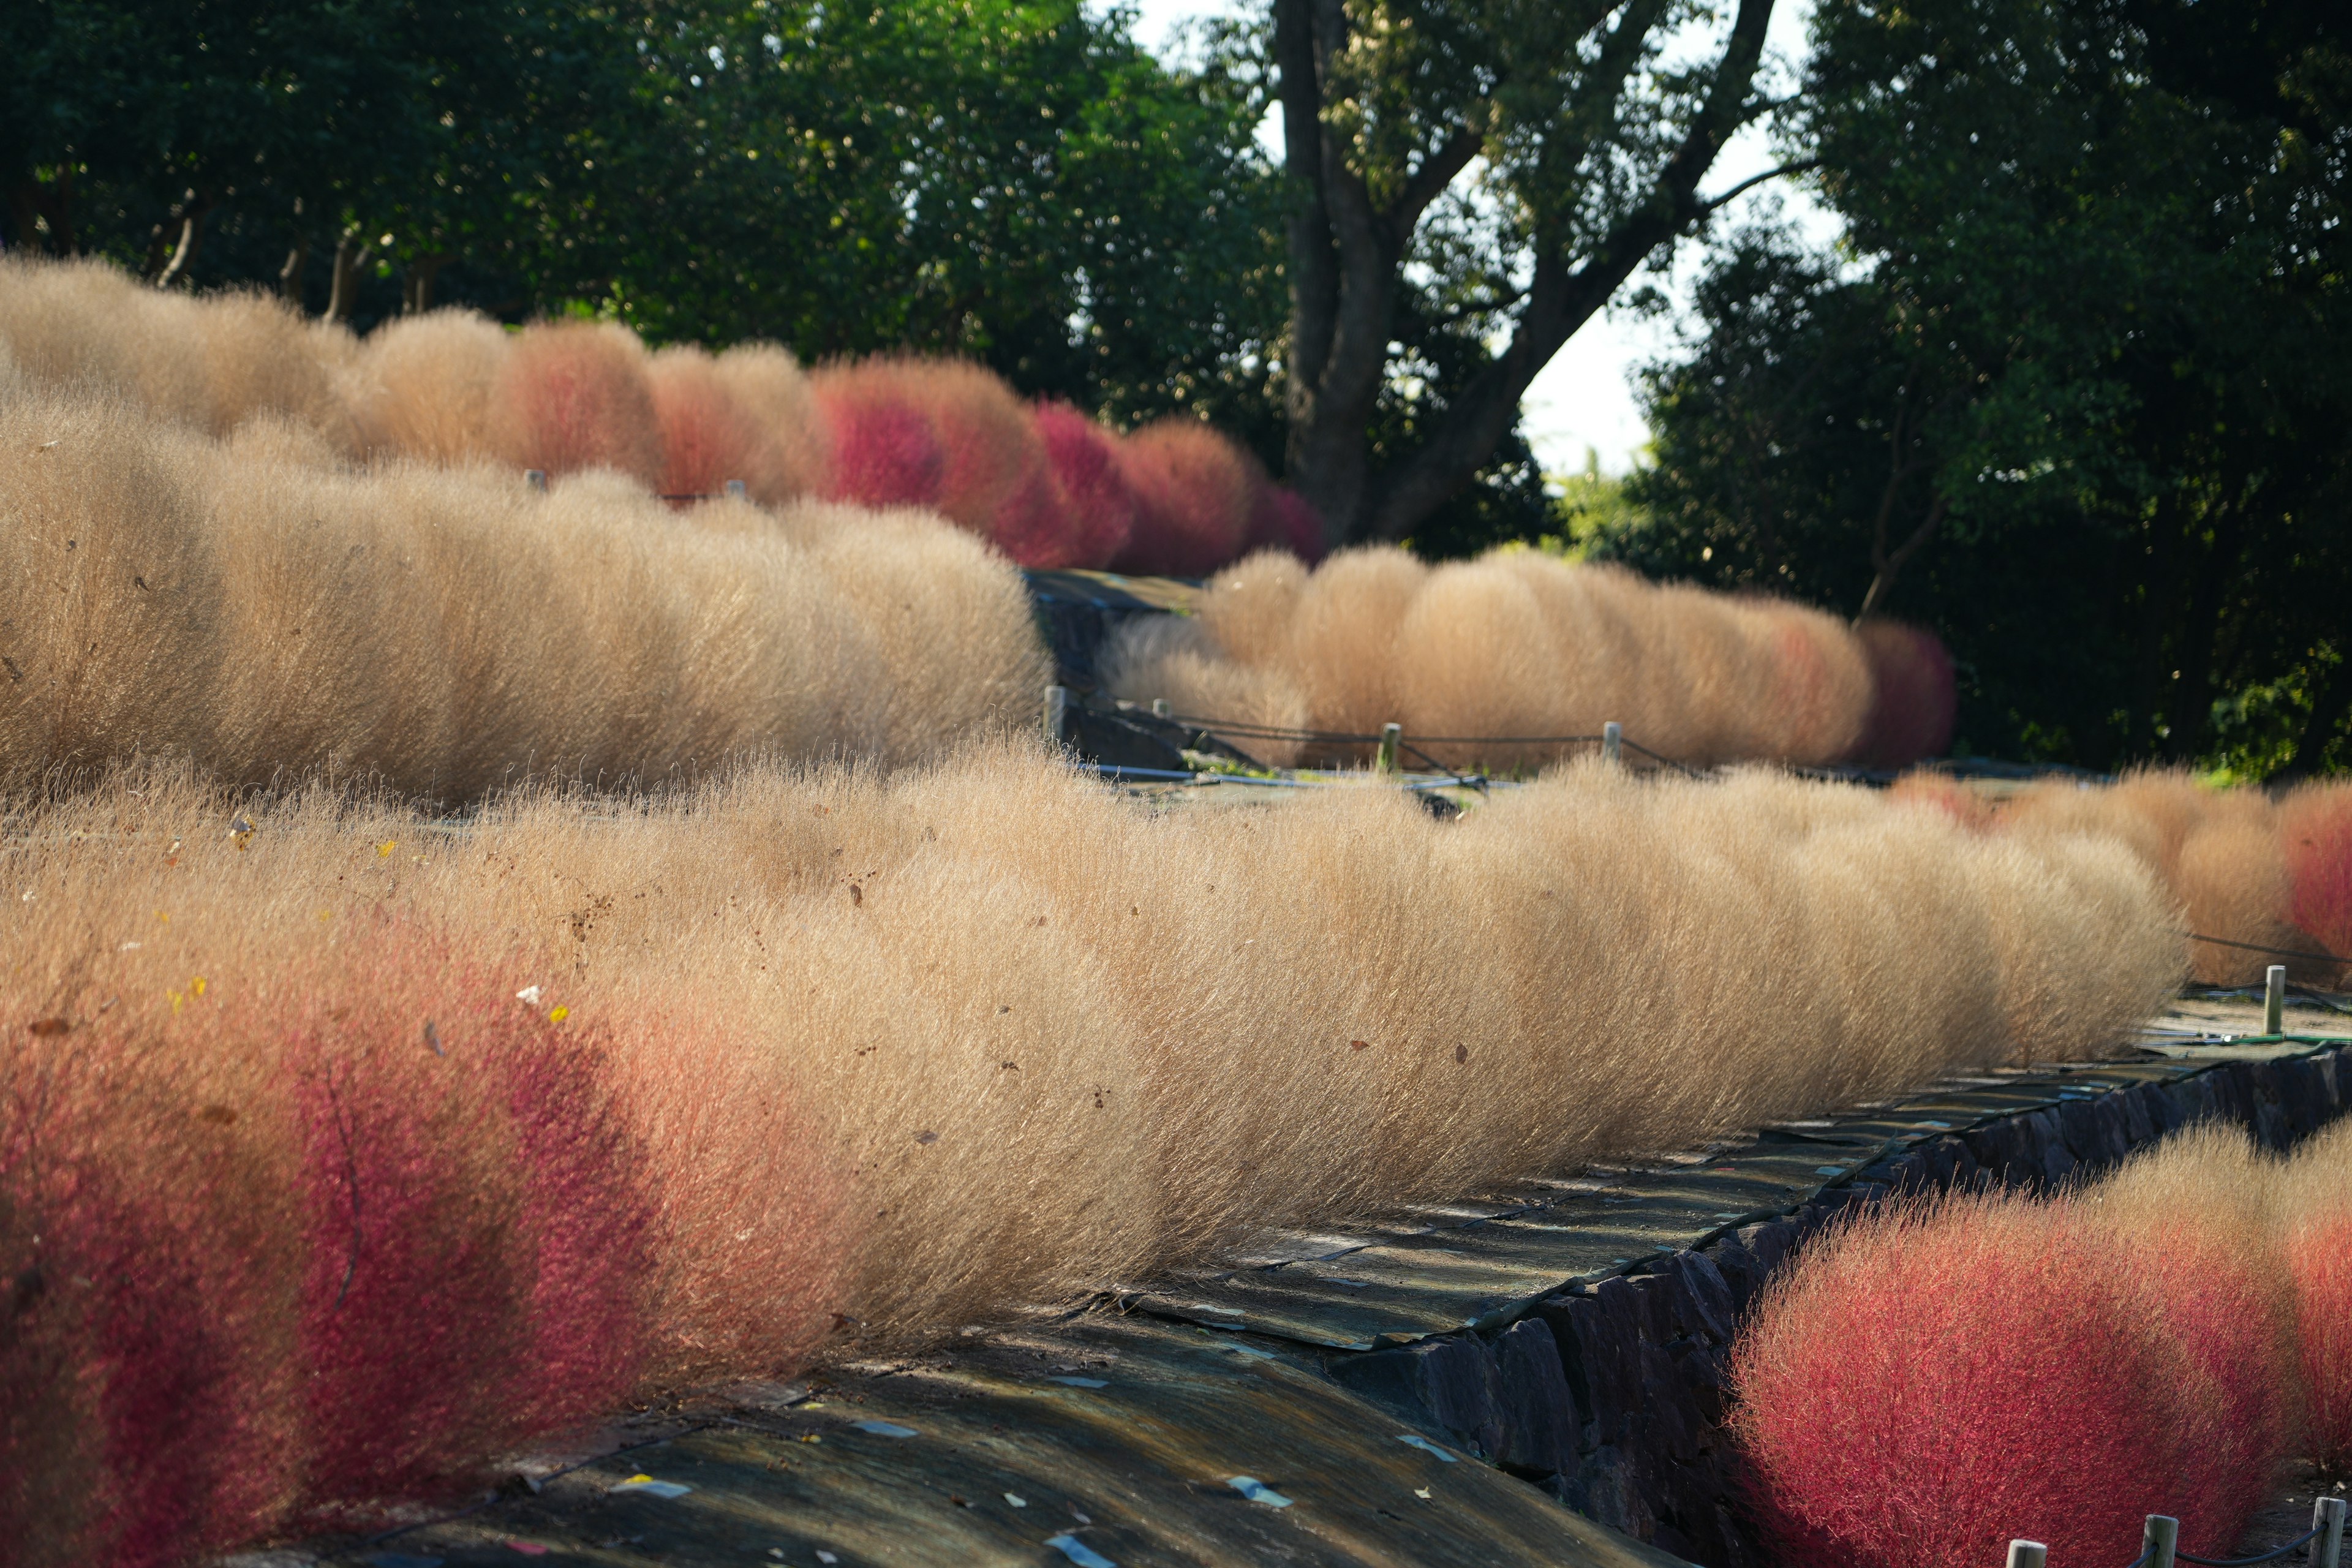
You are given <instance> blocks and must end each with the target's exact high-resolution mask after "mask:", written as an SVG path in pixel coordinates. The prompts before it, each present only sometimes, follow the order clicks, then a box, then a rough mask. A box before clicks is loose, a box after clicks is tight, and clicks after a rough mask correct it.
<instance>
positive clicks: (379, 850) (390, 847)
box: [375, 838, 400, 860]
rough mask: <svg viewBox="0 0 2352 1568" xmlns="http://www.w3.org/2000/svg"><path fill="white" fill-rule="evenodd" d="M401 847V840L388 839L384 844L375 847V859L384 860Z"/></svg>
mask: <svg viewBox="0 0 2352 1568" xmlns="http://www.w3.org/2000/svg"><path fill="white" fill-rule="evenodd" d="M399 847H400V840H399V839H397V838H387V839H385V840H384V841H383V843H381V844H379V845H377V846H376V847H375V858H377V859H379V860H381V859H383V858H385V857H386V856H388V855H390V854H391V853H392V852H393V851H394V850H395V849H397V848H399Z"/></svg>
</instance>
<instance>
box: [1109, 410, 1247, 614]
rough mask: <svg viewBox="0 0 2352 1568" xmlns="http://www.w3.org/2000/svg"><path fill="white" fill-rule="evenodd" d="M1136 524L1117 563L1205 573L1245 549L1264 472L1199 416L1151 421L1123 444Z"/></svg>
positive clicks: (1179, 573) (1123, 470) (1128, 568)
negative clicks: (1132, 493) (1152, 422)
mask: <svg viewBox="0 0 2352 1568" xmlns="http://www.w3.org/2000/svg"><path fill="white" fill-rule="evenodd" d="M1118 462H1119V472H1120V474H1121V476H1122V477H1123V478H1124V479H1126V481H1127V485H1128V488H1129V489H1130V490H1131V491H1133V492H1134V495H1135V528H1134V531H1132V532H1131V533H1130V534H1129V536H1128V542H1127V548H1126V549H1125V550H1124V551H1122V552H1120V553H1119V556H1118V559H1117V560H1115V561H1113V562H1112V564H1113V565H1114V566H1116V567H1118V569H1119V570H1120V571H1123V572H1150V573H1160V574H1166V575H1169V576H1174V577H1201V576H1206V575H1207V574H1209V573H1211V572H1213V571H1215V570H1216V569H1217V568H1218V567H1220V566H1223V565H1224V564H1225V563H1227V562H1229V561H1232V560H1234V558H1235V557H1236V556H1238V555H1240V554H1241V553H1242V552H1243V550H1244V547H1245V546H1246V545H1247V544H1248V542H1249V529H1250V521H1251V518H1252V517H1253V515H1254V514H1255V510H1256V507H1257V495H1258V490H1259V489H1261V488H1262V487H1263V486H1264V485H1265V475H1264V474H1263V473H1261V472H1259V471H1258V468H1257V464H1256V461H1255V459H1254V458H1251V457H1250V456H1249V455H1248V454H1246V453H1244V451H1242V449H1241V448H1240V447H1236V446H1234V444H1233V443H1232V442H1231V441H1229V440H1227V439H1226V438H1225V437H1223V436H1221V435H1219V434H1218V433H1217V432H1216V431H1214V430H1213V429H1211V428H1210V427H1209V426H1206V425H1203V424H1202V423H1201V422H1200V421H1199V420H1197V419H1185V418H1169V419H1162V420H1160V421H1158V422H1157V423H1155V424H1151V425H1147V426H1144V427H1143V428H1142V429H1140V430H1138V431H1136V432H1135V433H1134V434H1133V435H1131V436H1129V437H1127V439H1126V440H1124V441H1122V442H1120V443H1119V446H1118Z"/></svg>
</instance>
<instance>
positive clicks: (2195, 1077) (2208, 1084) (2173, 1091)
mask: <svg viewBox="0 0 2352 1568" xmlns="http://www.w3.org/2000/svg"><path fill="white" fill-rule="evenodd" d="M2164 1098H2165V1099H2166V1100H2169V1101H2171V1103H2172V1107H2173V1110H2175V1111H2176V1112H2178V1114H2177V1115H2176V1116H2175V1117H2174V1119H2173V1122H2172V1127H2173V1130H2175V1131H2178V1130H2179V1129H2180V1128H2183V1127H2187V1126H2189V1125H2191V1124H2193V1123H2195V1122H2199V1121H2210V1120H2212V1119H2214V1118H2216V1117H2219V1116H2220V1115H2221V1096H2220V1095H2218V1094H2217V1093H2215V1092H2214V1089H2213V1075H2212V1074H2211V1073H2210V1072H2200V1073H2193V1074H2191V1075H2190V1076H2189V1077H2188V1078H2184V1079H2177V1080H2176V1081H2174V1082H2173V1083H2171V1084H2169V1085H2168V1086H2167V1087H2166V1089H2165V1091H2164Z"/></svg>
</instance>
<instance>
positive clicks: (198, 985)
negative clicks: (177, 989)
mask: <svg viewBox="0 0 2352 1568" xmlns="http://www.w3.org/2000/svg"><path fill="white" fill-rule="evenodd" d="M188 989H189V990H191V991H193V992H194V993H195V994H197V995H199V996H201V995H203V994H205V977H204V976H203V975H201V974H199V975H197V976H196V977H195V978H194V980H191V981H189V982H188Z"/></svg>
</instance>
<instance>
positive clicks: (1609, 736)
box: [1601, 719, 1625, 763]
mask: <svg viewBox="0 0 2352 1568" xmlns="http://www.w3.org/2000/svg"><path fill="white" fill-rule="evenodd" d="M1624 755H1625V726H1624V725H1622V724H1620V723H1619V722H1617V721H1616V720H1614V719H1612V720H1610V721H1609V722H1607V723H1606V724H1603V725H1601V761H1602V762H1604V763H1613V762H1618V761H1621V760H1622V758H1623V757H1624Z"/></svg>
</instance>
